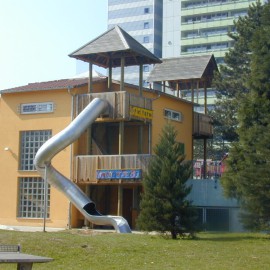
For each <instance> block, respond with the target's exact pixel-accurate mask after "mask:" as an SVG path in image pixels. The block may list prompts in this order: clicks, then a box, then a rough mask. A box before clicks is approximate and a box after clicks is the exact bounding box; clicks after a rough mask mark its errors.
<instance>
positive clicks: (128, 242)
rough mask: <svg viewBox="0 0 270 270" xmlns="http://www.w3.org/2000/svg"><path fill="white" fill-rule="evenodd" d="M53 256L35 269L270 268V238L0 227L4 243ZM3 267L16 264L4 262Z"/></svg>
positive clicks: (13, 267) (215, 234)
mask: <svg viewBox="0 0 270 270" xmlns="http://www.w3.org/2000/svg"><path fill="white" fill-rule="evenodd" d="M18 243H19V244H21V246H22V252H25V253H30V254H35V255H41V256H47V257H52V258H54V261H53V262H50V263H44V264H34V266H33V269H53V270H55V269H63V270H68V269H72V270H74V269H78V270H84V269H85V270H92V269H93V270H96V269H102V270H104V269H110V270H111V269H118V270H119V269H162V270H167V269H185V270H187V269H207V270H209V269H215V270H220V269H230V270H231V269H243V270H244V269H245V270H246V269H252V270H254V269H260V270H261V269H270V254H269V250H270V238H269V236H267V235H265V234H251V233H241V234H233V233H199V234H198V235H197V239H196V240H188V239H184V240H183V239H178V240H172V239H165V238H163V237H160V236H157V235H144V234H135V233H133V234H116V233H103V234H100V233H98V234H97V233H91V232H90V231H84V230H81V231H79V230H70V231H62V232H56V233H55V232H46V233H43V232H32V233H30V232H16V231H3V230H0V244H18ZM0 269H1V270H2V269H3V270H5V269H16V266H15V265H12V264H8V265H5V264H1V265H0Z"/></svg>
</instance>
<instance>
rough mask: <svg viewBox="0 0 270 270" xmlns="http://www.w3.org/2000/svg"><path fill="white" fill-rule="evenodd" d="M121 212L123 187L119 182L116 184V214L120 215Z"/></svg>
mask: <svg viewBox="0 0 270 270" xmlns="http://www.w3.org/2000/svg"><path fill="white" fill-rule="evenodd" d="M122 214H123V187H122V185H121V184H119V185H118V200H117V215H118V216H122Z"/></svg>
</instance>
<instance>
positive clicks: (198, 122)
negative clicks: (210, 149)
mask: <svg viewBox="0 0 270 270" xmlns="http://www.w3.org/2000/svg"><path fill="white" fill-rule="evenodd" d="M193 136H194V138H203V137H206V138H211V137H212V136H213V124H212V119H211V117H210V116H208V115H205V114H201V113H197V112H194V122H193Z"/></svg>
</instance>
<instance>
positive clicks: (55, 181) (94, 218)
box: [34, 98, 131, 233]
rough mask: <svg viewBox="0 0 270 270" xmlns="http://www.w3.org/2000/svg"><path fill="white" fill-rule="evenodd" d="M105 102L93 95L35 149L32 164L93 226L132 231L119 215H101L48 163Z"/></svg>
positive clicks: (78, 190) (73, 138) (78, 132)
mask: <svg viewBox="0 0 270 270" xmlns="http://www.w3.org/2000/svg"><path fill="white" fill-rule="evenodd" d="M107 106H108V104H107V102H106V101H104V100H102V99H99V98H95V99H94V100H93V101H92V102H91V103H89V105H88V106H87V107H86V108H85V109H84V110H83V111H82V112H81V113H80V114H79V115H78V116H77V117H76V118H75V119H74V120H73V121H72V122H71V123H70V124H69V125H68V126H67V127H66V128H65V129H63V130H62V131H61V132H59V133H58V134H56V135H55V136H53V137H52V138H50V139H49V140H48V141H47V142H45V143H44V144H43V145H42V146H41V147H40V149H39V150H38V152H37V154H36V156H35V160H34V164H35V166H36V169H37V171H38V172H39V174H40V175H41V176H42V177H43V178H45V177H46V179H47V180H48V183H50V184H51V185H52V186H54V187H56V188H57V189H58V190H60V191H61V192H63V193H64V194H65V195H66V197H67V198H68V199H69V200H70V201H71V202H72V203H73V204H74V205H75V206H76V208H77V209H78V210H79V211H80V212H81V213H82V214H83V215H84V216H85V218H86V219H88V220H89V221H90V222H92V223H93V224H96V225H110V226H113V227H114V228H115V230H116V231H117V232H119V233H131V229H130V227H129V225H128V222H127V221H126V220H125V219H124V218H123V217H120V216H103V215H101V214H100V213H99V212H98V211H97V210H96V207H95V203H94V202H93V201H92V200H91V199H90V198H88V197H87V196H86V194H85V193H83V191H82V190H81V189H80V188H79V187H78V186H77V185H76V184H74V183H73V182H72V181H70V180H69V179H68V178H66V177H65V176H64V175H62V174H61V173H60V172H58V171H57V170H56V169H55V168H54V167H53V166H52V164H51V160H52V158H53V157H54V156H55V155H56V154H57V153H59V152H60V151H62V150H63V149H64V148H66V147H67V146H68V145H70V144H71V143H72V142H74V141H75V140H77V139H78V138H79V137H80V135H81V134H82V133H83V132H84V131H85V130H86V129H87V128H88V127H89V126H90V125H91V124H92V123H93V122H94V121H95V119H96V118H97V117H98V116H99V115H100V114H101V113H102V112H104V111H105V110H106V109H107Z"/></svg>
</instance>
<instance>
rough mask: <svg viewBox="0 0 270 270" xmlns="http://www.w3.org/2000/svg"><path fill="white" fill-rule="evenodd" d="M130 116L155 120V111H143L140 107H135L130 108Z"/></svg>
mask: <svg viewBox="0 0 270 270" xmlns="http://www.w3.org/2000/svg"><path fill="white" fill-rule="evenodd" d="M130 115H131V116H135V117H139V118H143V119H150V120H152V119H153V111H152V110H147V109H143V108H140V107H135V106H130Z"/></svg>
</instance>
